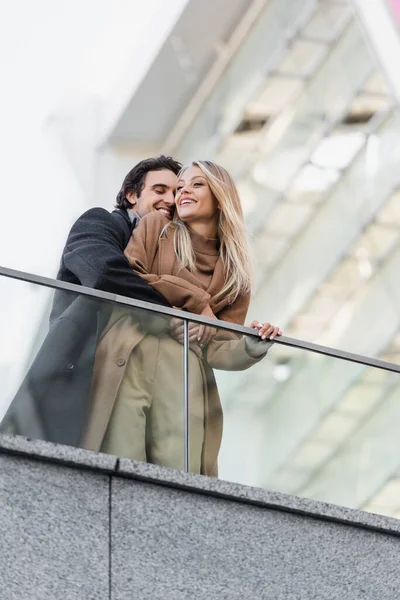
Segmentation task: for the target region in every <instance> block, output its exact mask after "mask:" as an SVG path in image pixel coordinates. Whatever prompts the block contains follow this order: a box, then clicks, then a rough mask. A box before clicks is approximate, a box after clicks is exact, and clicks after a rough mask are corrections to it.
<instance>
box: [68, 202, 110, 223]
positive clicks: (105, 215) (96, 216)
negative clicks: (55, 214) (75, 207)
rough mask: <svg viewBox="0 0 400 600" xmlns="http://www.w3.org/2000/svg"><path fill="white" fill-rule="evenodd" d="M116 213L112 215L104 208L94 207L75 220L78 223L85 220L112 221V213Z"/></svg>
mask: <svg viewBox="0 0 400 600" xmlns="http://www.w3.org/2000/svg"><path fill="white" fill-rule="evenodd" d="M114 212H117V211H113V212H112V213H111V212H110V211H109V210H106V209H105V208H101V207H100V206H95V207H94V208H89V209H88V210H86V211H85V212H84V213H83V214H81V216H80V217H78V219H77V220H76V223H77V222H78V221H86V220H94V221H98V220H100V221H112V220H113V213H114Z"/></svg>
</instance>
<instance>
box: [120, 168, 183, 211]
mask: <svg viewBox="0 0 400 600" xmlns="http://www.w3.org/2000/svg"><path fill="white" fill-rule="evenodd" d="M175 188H176V175H175V173H173V172H172V171H170V170H169V169H163V170H162V171H149V172H148V173H147V175H146V177H145V180H144V187H143V189H142V191H141V193H140V196H139V197H137V196H136V195H135V194H134V193H133V192H130V193H128V194H127V195H126V198H127V200H129V202H130V203H131V204H132V208H133V209H134V210H135V211H136V212H137V213H138V215H139V216H140V217H144V216H145V215H147V214H149V213H150V212H154V211H155V210H157V211H158V212H160V213H161V214H163V215H165V216H166V217H168V218H169V219H171V218H172V215H173V212H174V209H175Z"/></svg>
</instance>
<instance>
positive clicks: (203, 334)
mask: <svg viewBox="0 0 400 600" xmlns="http://www.w3.org/2000/svg"><path fill="white" fill-rule="evenodd" d="M200 316H201V317H209V318H210V319H216V318H217V317H216V316H215V315H214V313H213V311H212V310H211V308H210V305H209V304H207V306H206V307H205V308H203V310H202V311H201V313H200ZM216 334H217V329H216V328H215V327H208V326H207V325H199V331H198V334H197V341H198V343H199V345H200V347H201V348H203V347H204V346H205V345H206V344H208V342H210V341H211V340H212V339H213V337H214V336H215V335H216Z"/></svg>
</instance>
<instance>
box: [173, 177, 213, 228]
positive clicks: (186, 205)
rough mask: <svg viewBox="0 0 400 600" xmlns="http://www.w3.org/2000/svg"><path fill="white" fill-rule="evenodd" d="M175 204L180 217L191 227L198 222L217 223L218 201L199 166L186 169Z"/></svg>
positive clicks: (179, 182)
mask: <svg viewBox="0 0 400 600" xmlns="http://www.w3.org/2000/svg"><path fill="white" fill-rule="evenodd" d="M175 203H176V211H177V213H178V217H179V218H180V219H181V220H182V221H184V222H185V223H188V224H189V225H190V224H193V223H194V222H196V221H197V222H200V221H202V222H210V221H214V220H215V222H216V221H217V210H218V203H217V200H216V199H215V197H214V195H213V193H212V192H211V189H210V187H209V185H208V182H207V179H206V178H205V176H204V174H203V171H202V170H201V169H200V168H199V167H197V166H191V167H189V168H188V169H186V171H184V172H183V173H182V175H181V176H180V178H179V179H178V182H177V184H176V196H175Z"/></svg>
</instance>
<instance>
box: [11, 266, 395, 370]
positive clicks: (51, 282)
mask: <svg viewBox="0 0 400 600" xmlns="http://www.w3.org/2000/svg"><path fill="white" fill-rule="evenodd" d="M0 276H2V277H8V278H10V279H16V280H19V281H25V282H27V283H33V284H36V285H40V286H43V287H49V288H53V289H55V290H63V291H68V292H75V293H76V294H80V295H82V296H89V297H91V298H96V299H97V300H100V301H104V302H112V303H113V304H117V305H119V306H127V307H134V308H141V309H144V310H148V311H150V312H153V313H159V314H162V315H168V316H171V317H177V318H179V319H182V320H183V321H185V322H186V321H190V322H191V323H199V324H203V325H209V326H211V327H217V328H218V329H224V330H227V331H233V332H235V333H240V334H244V335H250V336H254V337H258V334H257V331H256V330H254V329H251V328H250V327H244V326H242V325H235V324H233V323H228V322H227V321H219V320H218V322H217V323H216V321H215V319H210V318H208V317H201V316H199V315H195V314H193V313H188V312H186V311H183V310H176V309H174V308H167V307H164V306H160V305H158V304H152V303H151V302H144V301H143V300H135V299H133V298H127V297H125V296H120V295H118V294H112V293H110V292H103V291H101V290H94V289H92V288H88V287H85V286H82V285H77V284H75V283H67V282H65V281H59V280H57V279H50V278H49V277H43V276H42V275H34V274H33V273H25V272H24V271H18V270H16V269H9V268H7V267H2V266H0ZM274 343H275V344H281V345H282V346H290V347H292V348H298V349H299V350H306V351H308V352H314V353H316V354H323V355H325V356H330V357H332V358H338V359H341V360H346V361H349V362H353V363H358V364H361V365H365V366H368V367H375V368H377V369H384V370H385V371H391V372H393V373H400V365H397V364H395V363H390V362H387V361H385V360H380V359H378V358H372V357H369V356H364V355H362V354H355V353H353V352H346V351H345V350H338V349H337V348H330V347H329V346H322V345H320V344H314V343H312V342H306V341H304V340H297V339H295V338H290V337H286V336H283V335H282V336H280V337H279V338H275V340H274Z"/></svg>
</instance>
